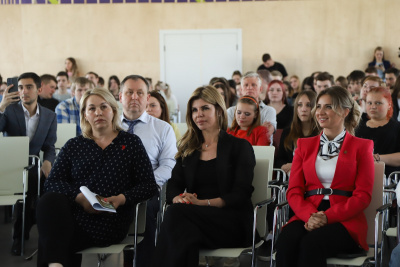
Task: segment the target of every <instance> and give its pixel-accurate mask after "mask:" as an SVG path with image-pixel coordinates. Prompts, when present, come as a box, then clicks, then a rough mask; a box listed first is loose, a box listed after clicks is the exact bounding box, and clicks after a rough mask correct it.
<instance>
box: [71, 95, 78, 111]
mask: <svg viewBox="0 0 400 267" xmlns="http://www.w3.org/2000/svg"><path fill="white" fill-rule="evenodd" d="M72 103H74V106H76V107H78V110H79V103H78V102H77V101H76V98H75V96H74V97H73V98H72Z"/></svg>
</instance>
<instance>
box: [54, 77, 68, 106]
mask: <svg viewBox="0 0 400 267" xmlns="http://www.w3.org/2000/svg"><path fill="white" fill-rule="evenodd" d="M56 79H57V86H58V90H57V92H55V93H54V95H53V97H54V98H55V99H57V100H58V101H60V102H61V101H64V100H67V99H69V98H71V94H70V93H69V92H68V84H69V81H68V73H66V72H65V71H60V72H59V73H57V77H56Z"/></svg>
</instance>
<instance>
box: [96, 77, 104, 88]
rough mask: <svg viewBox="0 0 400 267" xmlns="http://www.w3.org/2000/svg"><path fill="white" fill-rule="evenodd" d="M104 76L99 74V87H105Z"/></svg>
mask: <svg viewBox="0 0 400 267" xmlns="http://www.w3.org/2000/svg"><path fill="white" fill-rule="evenodd" d="M104 83H105V82H104V78H103V77H101V76H99V83H98V84H97V86H98V87H99V88H104Z"/></svg>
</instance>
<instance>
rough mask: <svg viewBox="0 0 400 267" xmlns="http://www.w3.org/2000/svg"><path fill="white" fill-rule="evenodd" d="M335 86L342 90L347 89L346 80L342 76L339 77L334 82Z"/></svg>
mask: <svg viewBox="0 0 400 267" xmlns="http://www.w3.org/2000/svg"><path fill="white" fill-rule="evenodd" d="M335 85H337V86H341V87H343V88H344V89H347V87H348V83H347V79H346V78H345V77H344V76H339V77H337V78H336V80H335Z"/></svg>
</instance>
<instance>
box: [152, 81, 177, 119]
mask: <svg viewBox="0 0 400 267" xmlns="http://www.w3.org/2000/svg"><path fill="white" fill-rule="evenodd" d="M154 88H155V89H156V90H157V92H159V93H160V94H161V95H162V96H163V97H164V99H165V101H166V102H167V106H168V111H169V116H170V117H171V115H172V114H174V113H175V112H177V111H178V110H179V105H178V99H177V98H176V96H175V95H174V94H172V91H171V88H170V87H169V84H167V83H164V82H160V81H158V82H157V84H156V86H155V87H154Z"/></svg>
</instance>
